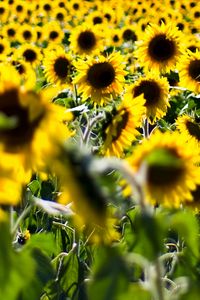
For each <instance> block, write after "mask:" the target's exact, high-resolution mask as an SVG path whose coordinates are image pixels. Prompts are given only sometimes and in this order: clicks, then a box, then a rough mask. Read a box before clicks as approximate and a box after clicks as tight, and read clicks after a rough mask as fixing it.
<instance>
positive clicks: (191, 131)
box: [176, 115, 200, 149]
mask: <svg viewBox="0 0 200 300" xmlns="http://www.w3.org/2000/svg"><path fill="white" fill-rule="evenodd" d="M176 126H177V129H178V130H179V131H180V133H181V134H184V135H185V138H186V140H191V139H192V140H193V141H194V142H195V144H196V147H200V124H199V123H198V122H197V121H196V120H195V118H194V117H191V116H187V115H183V116H179V117H178V119H177V120H176ZM199 149H200V148H199Z"/></svg>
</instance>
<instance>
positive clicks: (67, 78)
mask: <svg viewBox="0 0 200 300" xmlns="http://www.w3.org/2000/svg"><path fill="white" fill-rule="evenodd" d="M72 60H73V58H72V56H71V55H70V54H66V53H65V50H64V49H62V48H57V49H55V50H50V51H48V52H45V58H44V73H45V77H46V78H47V80H48V82H50V83H52V84H57V85H60V86H62V87H64V86H65V87H72V74H73V64H72Z"/></svg>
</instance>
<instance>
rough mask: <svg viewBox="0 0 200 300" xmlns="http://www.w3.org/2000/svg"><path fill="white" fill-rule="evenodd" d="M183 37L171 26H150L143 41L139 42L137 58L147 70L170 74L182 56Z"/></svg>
mask: <svg viewBox="0 0 200 300" xmlns="http://www.w3.org/2000/svg"><path fill="white" fill-rule="evenodd" d="M180 38H181V35H180V33H179V31H178V29H177V28H176V27H175V28H174V27H172V25H171V24H167V25H165V24H164V23H162V24H161V26H159V25H156V24H151V25H148V26H147V28H146V30H145V34H144V39H143V41H140V42H138V49H137V50H136V56H137V58H138V61H139V63H140V64H141V66H143V67H144V68H145V70H152V71H157V72H159V71H160V72H169V71H170V70H173V69H174V68H175V66H176V63H177V61H178V59H179V58H180V55H181V46H180Z"/></svg>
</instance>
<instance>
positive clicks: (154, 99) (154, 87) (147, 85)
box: [133, 80, 161, 106]
mask: <svg viewBox="0 0 200 300" xmlns="http://www.w3.org/2000/svg"><path fill="white" fill-rule="evenodd" d="M133 94H134V97H137V96H139V95H141V94H143V95H144V99H145V100H146V102H145V106H151V105H156V104H157V103H158V102H159V100H160V97H161V88H160V86H159V85H158V83H157V82H155V81H153V80H142V82H141V83H140V84H139V85H138V86H135V87H134V89H133Z"/></svg>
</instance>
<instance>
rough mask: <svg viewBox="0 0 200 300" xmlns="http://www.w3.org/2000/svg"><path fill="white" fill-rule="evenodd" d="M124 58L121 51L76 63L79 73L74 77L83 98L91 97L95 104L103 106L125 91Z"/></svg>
mask: <svg viewBox="0 0 200 300" xmlns="http://www.w3.org/2000/svg"><path fill="white" fill-rule="evenodd" d="M122 62H123V58H122V56H121V55H120V54H119V52H116V53H112V54H110V55H109V56H107V57H104V56H99V57H97V58H88V59H87V60H86V61H84V60H79V61H78V62H77V63H74V65H75V67H76V69H77V71H78V75H77V76H76V77H75V78H74V81H73V82H74V84H77V86H78V91H79V92H80V93H82V100H83V101H86V100H88V98H89V97H90V98H91V100H90V101H91V102H92V103H93V104H94V106H97V105H98V106H103V105H105V104H107V103H109V102H111V101H112V99H113V97H116V96H117V95H120V94H121V93H122V91H123V83H124V81H125V79H124V76H125V74H126V72H125V71H124V69H123V65H122Z"/></svg>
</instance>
